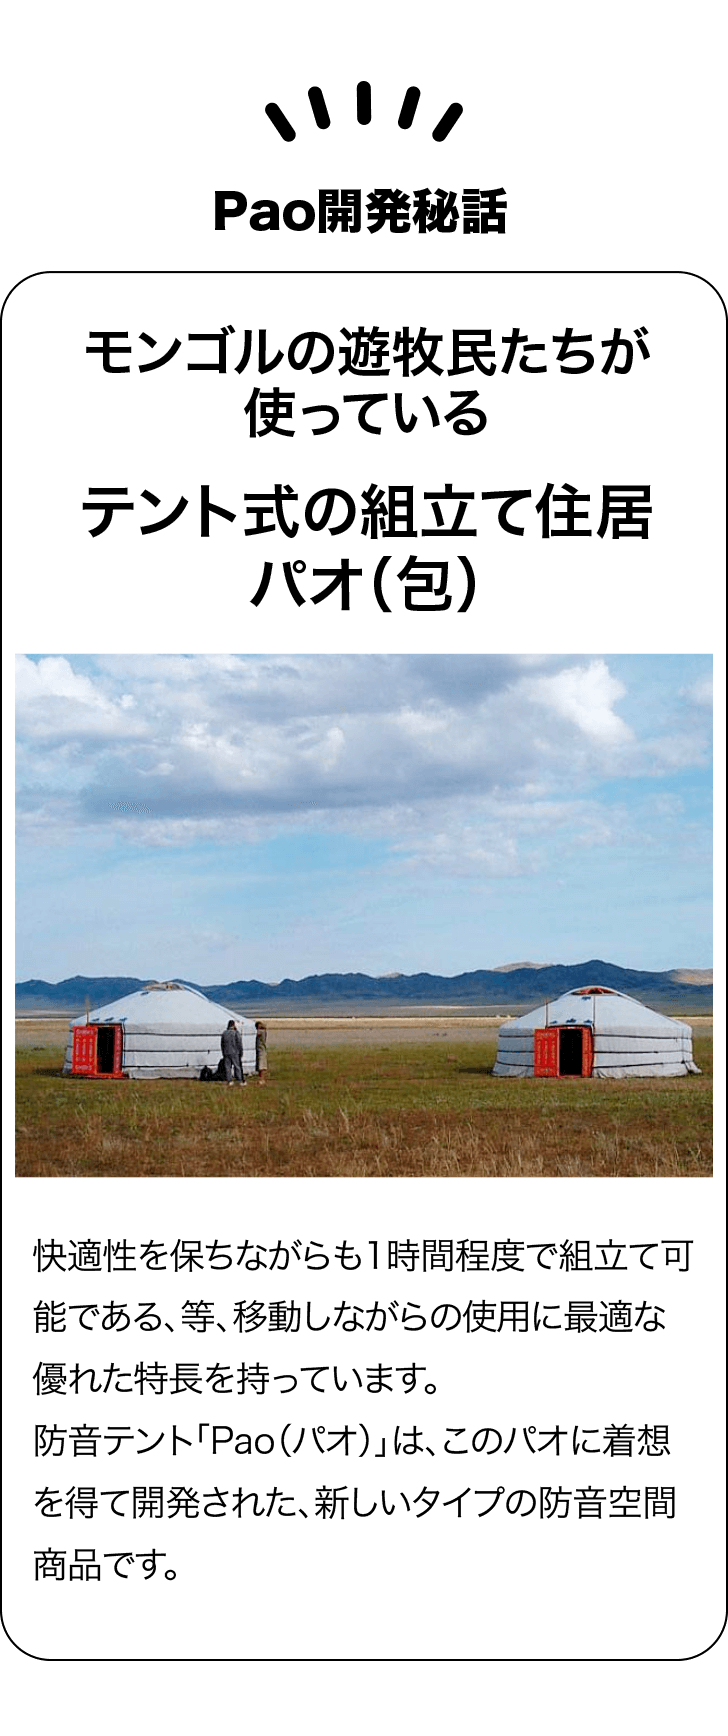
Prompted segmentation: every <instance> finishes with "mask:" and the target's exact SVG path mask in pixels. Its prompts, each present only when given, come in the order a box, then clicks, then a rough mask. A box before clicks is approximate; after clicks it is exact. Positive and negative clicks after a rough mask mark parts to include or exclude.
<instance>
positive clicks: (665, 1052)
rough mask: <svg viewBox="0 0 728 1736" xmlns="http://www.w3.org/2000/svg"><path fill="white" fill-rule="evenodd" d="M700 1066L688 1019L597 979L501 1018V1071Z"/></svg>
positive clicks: (642, 1071) (598, 1075)
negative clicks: (532, 1008) (655, 1008)
mask: <svg viewBox="0 0 728 1736" xmlns="http://www.w3.org/2000/svg"><path fill="white" fill-rule="evenodd" d="M699 1071H700V1068H699V1067H696V1065H695V1062H694V1061H693V1036H692V1031H691V1029H690V1026H689V1025H687V1024H684V1023H681V1022H680V1021H679V1020H677V1019H667V1018H665V1017H664V1016H663V1014H662V1013H655V1012H653V1011H652V1009H651V1008H650V1007H644V1006H643V1005H642V1003H641V1002H640V1001H635V1000H632V997H631V996H630V995H622V994H619V993H618V992H617V990H616V989H605V988H600V987H599V986H594V987H591V988H581V989H570V990H569V992H568V994H565V995H560V996H559V998H558V999H557V1000H555V1001H548V1002H547V1003H546V1005H545V1006H543V1007H536V1009H535V1011H534V1012H532V1013H524V1015H523V1017H522V1018H520V1019H509V1020H508V1021H507V1023H506V1024H504V1025H501V1028H500V1031H499V1033H498V1054H497V1058H496V1064H495V1067H494V1068H493V1072H494V1073H495V1074H496V1075H497V1076H498V1077H499V1078H507V1077H510V1078H528V1077H531V1076H535V1077H536V1078H542V1079H560V1078H565V1077H574V1076H575V1075H576V1076H581V1077H582V1078H594V1079H633V1078H651V1077H652V1076H653V1075H654V1076H655V1077H659V1076H662V1077H667V1076H669V1075H670V1074H677V1073H699Z"/></svg>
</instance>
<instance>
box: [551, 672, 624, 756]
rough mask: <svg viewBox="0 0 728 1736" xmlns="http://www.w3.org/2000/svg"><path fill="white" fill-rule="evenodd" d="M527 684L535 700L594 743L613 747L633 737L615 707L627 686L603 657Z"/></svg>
mask: <svg viewBox="0 0 728 1736" xmlns="http://www.w3.org/2000/svg"><path fill="white" fill-rule="evenodd" d="M524 687H525V688H526V689H527V692H528V696H529V698H530V699H531V701H532V702H534V703H535V704H537V705H541V706H543V707H545V708H546V709H547V710H551V711H555V712H556V714H557V716H559V717H563V718H565V719H567V720H568V722H569V723H573V724H575V725H576V728H577V729H578V730H579V731H580V733H581V734H582V735H584V736H586V737H588V738H589V739H591V740H593V741H595V742H598V743H600V744H603V745H606V746H608V747H613V746H621V745H623V744H625V743H627V742H629V741H631V740H632V730H631V729H630V728H629V725H628V724H627V723H625V721H624V719H623V718H621V717H620V716H619V714H618V712H617V711H616V710H615V707H616V705H617V704H618V702H619V700H620V699H623V698H624V696H625V693H626V688H625V686H624V683H623V682H621V681H618V680H617V678H616V676H614V675H612V674H611V672H610V670H609V668H608V666H607V664H606V663H605V661H604V659H603V658H598V659H596V660H595V661H594V662H591V663H589V664H587V665H586V667H584V666H582V667H577V668H572V669H561V670H559V672H558V673H557V674H556V675H541V676H536V677H535V678H534V679H533V680H531V681H528V682H526V683H524Z"/></svg>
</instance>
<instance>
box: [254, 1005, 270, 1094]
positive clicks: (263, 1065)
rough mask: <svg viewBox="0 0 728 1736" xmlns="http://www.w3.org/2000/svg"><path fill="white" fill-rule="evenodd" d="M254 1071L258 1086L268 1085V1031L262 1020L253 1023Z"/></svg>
mask: <svg viewBox="0 0 728 1736" xmlns="http://www.w3.org/2000/svg"><path fill="white" fill-rule="evenodd" d="M255 1071H256V1073H257V1075H258V1084H259V1085H267V1084H268V1031H267V1028H266V1026H265V1025H264V1024H263V1020H262V1019H256V1021H255Z"/></svg>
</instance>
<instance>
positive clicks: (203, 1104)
mask: <svg viewBox="0 0 728 1736" xmlns="http://www.w3.org/2000/svg"><path fill="white" fill-rule="evenodd" d="M464 1024H465V1021H461V1025H464ZM709 1029H710V1031H711V1034H710V1035H709V1034H707V1033H705V1034H701V1033H700V1026H698V1027H697V1029H696V1037H695V1044H694V1053H695V1059H696V1061H697V1064H698V1066H699V1067H700V1068H701V1069H702V1073H701V1076H700V1077H696V1076H689V1077H686V1078H679V1079H665V1080H659V1079H639V1080H638V1079H633V1080H619V1081H617V1080H614V1081H611V1080H610V1081H606V1080H599V1079H584V1080H582V1079H569V1080H541V1079H513V1080H509V1079H494V1078H493V1077H492V1073H491V1069H492V1066H493V1062H494V1059H495V1047H496V1031H495V1030H494V1029H483V1030H482V1031H479V1032H476V1033H475V1036H473V1034H472V1031H471V1029H470V1028H467V1029H466V1030H463V1029H461V1028H459V1027H458V1025H457V1024H456V1023H455V1022H453V1027H452V1028H448V1029H447V1030H446V1031H443V1030H440V1029H438V1030H436V1032H435V1033H432V1032H430V1033H429V1034H428V1035H429V1040H428V1041H423V1040H419V1041H417V1040H414V1041H409V1040H407V1037H408V1033H407V1032H404V1033H402V1032H401V1031H400V1032H399V1033H396V1034H394V1033H390V1032H387V1031H386V1030H384V1029H382V1030H380V1031H377V1029H376V1026H374V1027H373V1028H372V1029H369V1030H367V1031H366V1032H364V1033H360V1038H361V1040H357V1041H356V1042H352V1041H351V1040H348V1041H344V1040H343V1037H342V1036H341V1034H339V1033H337V1032H336V1030H333V1031H331V1030H329V1031H328V1032H327V1033H326V1041H325V1042H324V1041H323V1036H322V1037H321V1039H320V1040H319V1042H318V1043H317V1044H316V1045H315V1046H310V1030H309V1031H308V1032H307V1033H306V1034H305V1035H304V1033H303V1031H302V1032H301V1033H300V1035H299V1034H298V1033H297V1032H296V1031H295V1030H288V1031H280V1032H278V1033H277V1037H276V1038H275V1039H273V1040H272V1041H271V1046H270V1062H271V1078H270V1083H269V1085H268V1087H267V1089H266V1090H263V1091H261V1090H259V1089H258V1087H257V1084H256V1083H255V1082H254V1081H252V1082H251V1083H250V1084H248V1085H247V1086H246V1087H245V1089H244V1090H240V1089H239V1088H237V1089H235V1090H231V1091H228V1090H227V1089H225V1087H224V1086H220V1085H203V1084H200V1083H199V1082H197V1081H194V1082H193V1081H189V1082H188V1081H183V1082H182V1081H179V1082H177V1081H171V1080H164V1079H159V1080H154V1081H149V1082H146V1083H145V1084H136V1083H134V1082H133V1081H120V1082H118V1083H116V1082H114V1083H111V1082H104V1081H97V1080H82V1079H62V1078H60V1077H59V1074H60V1068H61V1065H62V1061H63V1043H62V1041H61V1027H60V1025H59V1026H58V1029H57V1031H55V1030H54V1029H53V1028H52V1027H50V1026H48V1027H46V1026H45V1025H44V1026H40V1025H38V1026H37V1027H35V1029H33V1028H31V1030H30V1031H27V1030H26V1031H25V1032H24V1033H23V1038H22V1046H21V1047H20V1048H19V1049H18V1051H17V1114H18V1144H17V1164H16V1168H17V1173H18V1174H19V1175H24V1176H33V1175H73V1176H124V1175H134V1176H144V1175H149V1176H160V1175H176V1176H203V1175H211V1176H212V1175H220V1176H234V1175H240V1176H245V1175H251V1176H253V1175H258V1176H260V1175H265V1176H272V1175H273V1176H276V1175H277V1176H286V1175H288V1176H322V1175H332V1176H367V1175H380V1176H407V1175H418V1176H445V1175H447V1176H454V1175H464V1176H473V1175H501V1176H503V1175H568V1176H587V1175H599V1176H610V1175H611V1176H614V1175H670V1176H681V1175H691V1176H699V1175H700V1176H703V1175H710V1174H711V1173H712V1162H711V1153H712V1145H711V1110H712V1047H713V1045H712V1027H709ZM433 1035H435V1036H437V1038H438V1040H437V1041H435V1040H433Z"/></svg>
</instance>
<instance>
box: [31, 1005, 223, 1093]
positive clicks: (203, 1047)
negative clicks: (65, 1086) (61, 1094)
mask: <svg viewBox="0 0 728 1736" xmlns="http://www.w3.org/2000/svg"><path fill="white" fill-rule="evenodd" d="M230 1019H234V1020H235V1023H236V1025H237V1027H238V1030H239V1031H240V1033H241V1036H242V1039H243V1069H244V1071H245V1072H246V1073H254V1072H255V1021H254V1020H253V1019H244V1018H242V1017H241V1016H240V1015H239V1014H238V1013H232V1012H231V1011H230V1008H229V1007H221V1006H219V1005H218V1004H217V1003H216V1002H215V1001H210V1000H208V998H207V995H203V994H202V993H201V991H200V990H199V989H192V988H189V987H188V986H187V985H186V984H185V983H149V984H148V986H147V987H146V988H144V989H138V990H137V991H136V993H135V994H132V995H124V996H123V997H122V999H121V1000H118V1001H112V1002H111V1003H110V1004H109V1006H106V1007H97V1008H96V1009H95V1010H94V1012H92V1013H89V1014H88V1016H86V1015H84V1016H83V1017H81V1018H78V1019H72V1020H71V1023H70V1026H69V1032H68V1048H67V1049H66V1059H65V1063H64V1067H63V1071H64V1073H73V1074H85V1075H86V1076H88V1077H91V1078H111V1079H114V1078H116V1079H118V1078H121V1077H122V1075H124V1074H126V1075H127V1076H128V1077H129V1078H130V1079H194V1078H197V1077H198V1076H199V1074H200V1072H201V1070H202V1068H203V1067H212V1069H213V1071H214V1069H215V1068H216V1067H217V1064H218V1062H219V1060H220V1056H221V1051H220V1038H221V1036H222V1033H223V1031H224V1030H225V1028H226V1026H227V1024H228V1021H229V1020H230Z"/></svg>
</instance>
